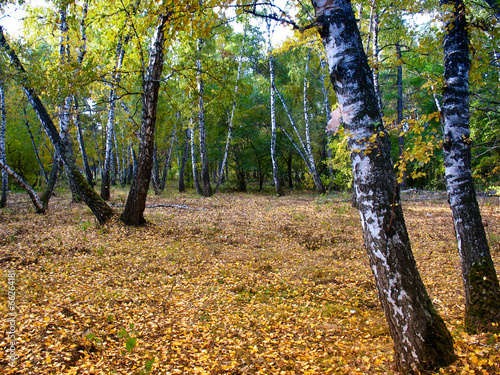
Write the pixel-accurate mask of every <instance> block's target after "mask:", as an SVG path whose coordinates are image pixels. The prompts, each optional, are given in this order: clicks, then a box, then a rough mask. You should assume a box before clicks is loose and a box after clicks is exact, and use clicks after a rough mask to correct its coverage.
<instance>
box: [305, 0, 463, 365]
mask: <svg viewBox="0 0 500 375" xmlns="http://www.w3.org/2000/svg"><path fill="white" fill-rule="evenodd" d="M312 4H313V7H314V9H315V16H316V24H317V25H318V31H319V33H320V35H321V37H322V40H323V44H324V46H325V50H326V54H327V57H328V62H329V66H330V78H331V81H332V84H333V87H334V90H335V92H336V94H337V98H338V101H339V105H340V109H341V112H342V115H343V122H344V127H345V129H346V132H347V133H348V134H349V138H348V145H349V148H350V151H351V161H352V171H353V176H354V187H355V193H356V199H357V203H358V209H359V213H360V217H361V223H362V227H363V236H364V242H365V247H366V250H367V252H368V257H369V260H370V265H371V268H372V271H373V274H374V276H375V283H376V287H377V291H378V295H379V299H380V301H381V304H382V307H383V310H384V313H385V317H386V320H387V322H388V325H389V331H390V334H391V337H392V339H393V342H394V351H395V362H396V366H397V367H398V369H400V370H401V371H402V372H412V371H432V370H435V369H437V368H439V367H443V366H447V365H449V364H451V363H452V362H453V361H454V360H455V354H454V352H453V340H452V338H451V335H450V333H449V331H448V330H447V328H446V326H445V324H444V321H443V319H442V318H441V317H440V316H439V314H438V313H437V311H436V310H435V309H434V307H433V305H432V302H431V300H430V298H429V296H428V294H427V291H426V289H425V286H424V284H423V282H422V279H421V277H420V274H419V272H418V270H417V267H416V263H415V260H414V257H413V254H412V251H411V246H410V241H409V238H408V233H407V229H406V225H405V221H404V218H403V211H402V208H401V204H400V200H399V191H398V186H397V183H396V176H395V174H394V171H393V165H392V162H391V159H390V147H389V141H388V136H387V133H386V131H385V130H384V128H383V124H382V119H381V115H380V110H379V106H378V100H377V96H376V93H375V88H374V84H373V75H372V72H371V70H370V68H369V66H368V61H367V57H366V55H365V54H364V53H363V45H362V42H361V37H360V34H359V29H358V27H357V24H356V18H355V17H354V13H353V10H352V7H351V3H350V2H349V1H347V0H317V1H314V0H313V1H312Z"/></svg>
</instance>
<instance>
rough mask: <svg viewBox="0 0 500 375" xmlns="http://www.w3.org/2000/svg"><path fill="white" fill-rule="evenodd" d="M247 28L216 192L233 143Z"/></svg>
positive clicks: (242, 45) (239, 59)
mask: <svg viewBox="0 0 500 375" xmlns="http://www.w3.org/2000/svg"><path fill="white" fill-rule="evenodd" d="M246 36H247V34H246V28H245V30H244V34H243V40H242V42H241V50H240V56H239V58H238V72H237V73H236V85H235V86H234V96H233V98H234V99H233V107H232V108H231V114H230V115H229V116H228V129H227V138H226V146H225V147H224V156H223V157H222V163H221V164H220V168H219V175H218V176H217V184H216V186H215V193H217V190H219V186H220V184H221V183H222V178H223V176H224V168H225V167H226V163H227V155H228V153H229V145H230V143H231V137H232V131H233V120H234V112H235V110H236V96H237V94H238V83H239V81H240V77H241V67H242V66H243V53H244V52H245V42H246Z"/></svg>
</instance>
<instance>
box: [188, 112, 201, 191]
mask: <svg viewBox="0 0 500 375" xmlns="http://www.w3.org/2000/svg"><path fill="white" fill-rule="evenodd" d="M189 122H190V123H191V126H192V127H191V128H188V135H189V140H190V142H191V166H192V172H193V183H194V187H195V188H196V192H197V193H198V195H203V190H202V189H201V186H200V181H199V179H198V169H197V167H196V147H195V144H194V124H193V121H192V120H190V121H189Z"/></svg>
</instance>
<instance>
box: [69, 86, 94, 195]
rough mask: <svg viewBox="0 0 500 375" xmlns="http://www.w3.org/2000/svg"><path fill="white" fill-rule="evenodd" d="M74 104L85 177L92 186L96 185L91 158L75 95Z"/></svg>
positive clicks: (77, 137) (77, 135) (77, 136)
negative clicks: (91, 167) (89, 157)
mask: <svg viewBox="0 0 500 375" xmlns="http://www.w3.org/2000/svg"><path fill="white" fill-rule="evenodd" d="M73 105H74V108H75V112H76V115H75V127H76V139H77V140H78V145H79V146H80V153H81V154H82V162H83V170H84V171H85V177H86V178H87V182H88V183H89V185H90V186H94V177H93V175H92V171H91V170H90V165H89V159H88V156H87V150H86V148H85V141H84V139H83V131H82V125H81V121H80V108H79V104H78V99H77V97H76V95H75V96H73Z"/></svg>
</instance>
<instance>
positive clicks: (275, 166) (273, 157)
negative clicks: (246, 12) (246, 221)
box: [267, 21, 284, 197]
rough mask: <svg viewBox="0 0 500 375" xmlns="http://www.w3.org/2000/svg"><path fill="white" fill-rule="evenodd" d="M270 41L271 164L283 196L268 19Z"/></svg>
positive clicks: (275, 183)
mask: <svg viewBox="0 0 500 375" xmlns="http://www.w3.org/2000/svg"><path fill="white" fill-rule="evenodd" d="M267 30H268V43H269V74H270V79H271V93H270V100H271V164H272V167H273V181H274V189H275V190H276V195H278V196H279V197H280V196H283V195H284V193H283V188H282V186H281V183H280V177H279V170H278V158H277V156H276V108H275V103H274V88H275V86H274V66H273V55H272V43H271V24H270V23H269V21H268V24H267Z"/></svg>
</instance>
